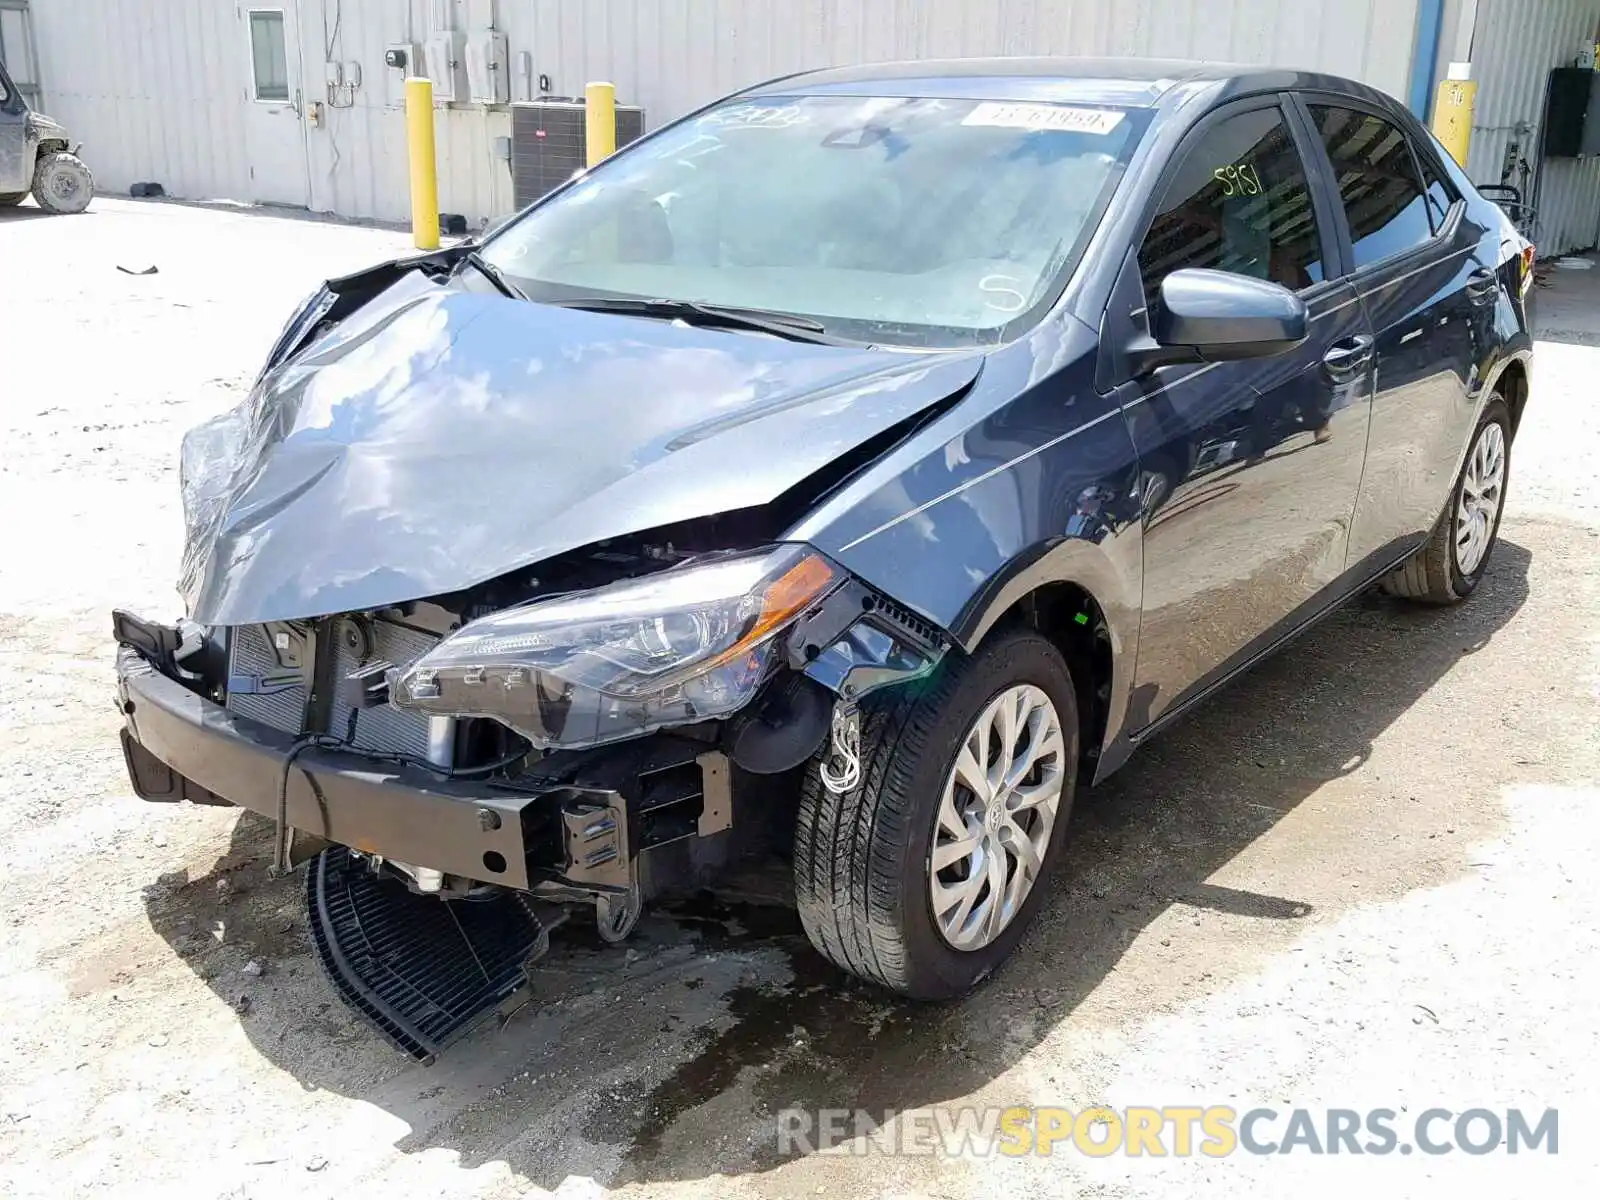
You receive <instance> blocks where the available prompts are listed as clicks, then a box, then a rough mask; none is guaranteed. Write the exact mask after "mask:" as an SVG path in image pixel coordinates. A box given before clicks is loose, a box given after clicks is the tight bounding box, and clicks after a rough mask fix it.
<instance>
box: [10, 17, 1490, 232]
mask: <svg viewBox="0 0 1600 1200" xmlns="http://www.w3.org/2000/svg"><path fill="white" fill-rule="evenodd" d="M278 5H282V6H283V7H286V8H289V9H290V10H292V11H298V14H299V21H300V29H301V39H300V40H301V47H302V79H303V81H304V86H305V88H306V91H307V96H308V98H309V99H321V98H322V97H323V90H322V79H323V71H322V62H323V60H324V57H329V58H332V59H335V60H338V61H341V62H349V61H357V62H359V63H361V65H362V68H363V76H364V79H363V84H362V87H361V88H360V89H359V90H358V91H357V92H356V93H355V96H354V102H353V105H352V106H350V107H347V108H340V109H336V110H332V111H330V112H329V113H328V120H327V123H326V126H325V127H324V128H323V129H314V130H309V131H308V132H307V156H308V158H309V162H310V177H311V186H310V198H309V199H310V206H311V207H312V208H314V209H319V210H331V211H334V212H338V213H341V214H344V215H347V216H359V217H379V218H389V219H401V218H403V217H405V216H406V214H407V212H408V202H407V196H406V168H405V142H404V127H403V121H402V118H401V113H400V109H399V102H400V89H399V80H398V76H397V74H396V73H395V72H393V71H390V70H387V69H386V68H385V67H384V66H383V50H384V46H385V45H386V44H388V43H391V42H404V41H415V42H420V41H423V40H425V39H426V36H427V34H428V32H429V31H430V29H432V28H442V27H445V26H444V25H442V24H440V23H441V22H442V21H449V22H452V23H453V27H454V28H456V29H458V30H462V31H465V32H468V33H471V32H472V31H474V30H480V29H483V28H486V27H488V25H489V24H490V23H491V22H492V23H493V27H494V28H496V29H499V30H501V31H503V32H505V33H506V34H507V35H508V37H509V39H510V48H511V58H512V61H513V64H514V63H515V60H516V56H517V53H518V52H519V51H522V50H527V51H530V52H531V53H532V56H533V72H534V75H535V76H537V75H539V74H541V73H542V74H548V75H549V76H550V77H551V81H552V85H553V90H554V92H556V93H557V94H567V95H570V94H578V93H581V91H582V88H583V84H584V83H585V81H587V80H589V79H610V80H612V81H614V82H615V83H616V84H617V90H618V96H619V98H620V99H621V100H622V101H623V102H625V103H634V104H641V105H643V106H644V108H645V109H646V113H647V119H648V123H649V126H650V127H652V128H654V127H655V126H657V125H660V124H662V123H664V122H665V121H668V120H670V119H672V118H674V117H677V116H680V115H682V114H683V113H684V112H687V111H689V110H690V109H692V108H694V107H696V106H698V105H700V104H702V103H704V102H706V101H708V100H711V99H713V98H715V97H716V96H718V95H720V94H722V93H724V92H727V91H731V90H733V89H734V88H737V87H740V86H743V85H745V84H749V83H752V82H755V81H758V80H761V79H764V78H768V77H771V76H774V75H780V74H783V73H785V72H790V71H798V70H804V69H806V68H812V67H820V66H827V65H832V64H839V63H848V62H860V61H872V60H881V59H890V58H925V57H936V56H960V55H985V54H1130V55H1141V56H1166V57H1182V58H1200V59H1210V60H1213V61H1217V60H1221V61H1235V62H1245V63H1279V64H1283V65H1290V66H1306V67H1315V68H1321V69H1324V70H1328V71H1332V72H1335V73H1338V74H1342V75H1349V76H1354V77H1356V78H1359V79H1364V80H1366V81H1368V82H1370V83H1373V84H1375V85H1377V86H1378V87H1381V88H1384V89H1385V90H1387V91H1390V92H1392V93H1395V94H1396V95H1401V96H1403V95H1404V94H1405V89H1406V83H1407V78H1408V75H1409V70H1410V63H1411V48H1412V41H1413V38H1414V36H1415V33H1414V29H1415V24H1416V5H1417V0H264V2H262V3H256V2H255V0H248V2H245V3H238V4H233V3H227V2H226V0H34V10H35V14H36V23H37V28H38V40H39V46H40V53H41V59H42V63H41V66H42V75H43V81H44V87H45V96H46V101H47V105H48V107H49V108H51V109H53V110H54V111H55V113H56V115H57V116H59V117H60V119H62V120H63V121H65V122H66V123H67V124H68V125H69V126H70V127H71V128H72V129H73V132H74V134H75V135H76V136H78V137H81V138H83V139H84V140H85V141H86V142H87V143H88V151H87V153H88V157H89V158H90V160H91V162H92V164H93V166H94V168H95V171H96V173H97V175H98V176H99V177H100V179H101V180H102V181H104V183H105V184H106V185H107V186H109V187H113V188H122V187H126V185H127V184H128V183H130V182H132V181H134V180H140V179H154V180H159V181H160V182H162V183H163V184H164V185H165V186H166V187H167V190H168V191H169V192H171V193H172V194H174V195H179V196H189V197H199V196H212V197H215V196H227V197H235V198H241V199H243V198H248V197H249V196H250V193H251V185H250V177H249V165H250V164H249V160H248V155H247V153H246V150H245V130H244V115H243V114H244V111H245V109H246V108H247V104H246V102H245V99H244V97H245V94H246V90H247V88H248V84H249V67H248V61H247V54H246V36H245V32H244V28H245V27H244V24H243V18H242V16H241V15H240V14H241V11H242V10H244V9H247V8H250V7H276V6H278ZM296 6H298V7H296ZM1508 7H1514V5H1508ZM517 86H518V85H517V82H516V80H515V74H514V73H513V88H514V89H515V88H516V87H517ZM513 96H514V98H517V99H521V98H522V97H521V96H520V95H517V94H516V92H515V91H514V92H513ZM508 132H509V117H508V114H507V112H506V111H505V110H503V109H502V110H498V111H491V110H486V109H482V108H476V109H474V108H467V107H458V108H452V109H450V110H449V111H447V112H445V113H444V114H442V116H441V119H440V122H439V126H438V139H439V159H440V200H441V205H442V207H444V208H445V209H446V210H447V211H455V212H462V213H465V214H467V216H468V217H469V219H471V220H474V221H476V220H480V219H483V218H487V217H489V216H492V215H495V214H497V213H499V212H503V211H505V210H506V209H507V208H508V207H509V205H510V195H511V189H510V177H509V173H508V171H507V169H506V165H505V164H504V163H503V162H496V161H494V160H493V159H492V158H491V155H490V149H491V145H492V139H493V138H494V137H495V136H496V135H503V134H506V133H508Z"/></svg>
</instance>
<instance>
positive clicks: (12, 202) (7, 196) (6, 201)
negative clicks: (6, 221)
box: [0, 192, 28, 208]
mask: <svg viewBox="0 0 1600 1200" xmlns="http://www.w3.org/2000/svg"><path fill="white" fill-rule="evenodd" d="M27 198H28V193H27V192H6V193H4V194H3V195H0V208H15V207H16V206H17V205H19V204H21V203H22V202H23V201H24V200H26V199H27Z"/></svg>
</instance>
